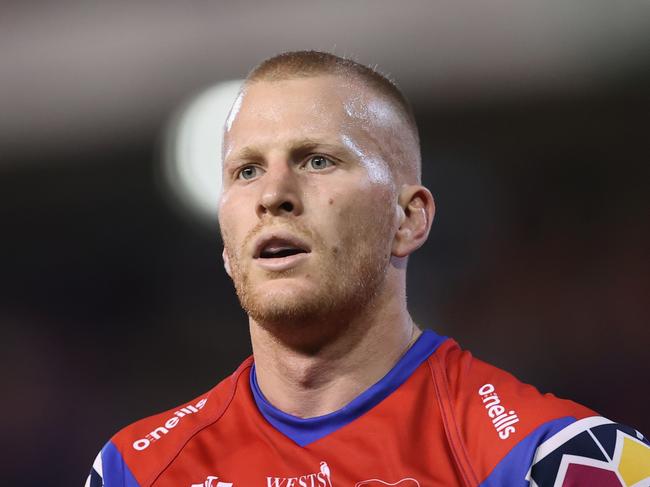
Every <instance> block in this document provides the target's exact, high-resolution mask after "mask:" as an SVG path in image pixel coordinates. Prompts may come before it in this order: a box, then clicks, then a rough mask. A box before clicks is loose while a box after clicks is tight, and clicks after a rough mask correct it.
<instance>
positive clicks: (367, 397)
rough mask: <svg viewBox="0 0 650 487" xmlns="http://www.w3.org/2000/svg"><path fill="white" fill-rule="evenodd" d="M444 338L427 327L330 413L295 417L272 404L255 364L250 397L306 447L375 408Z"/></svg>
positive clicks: (289, 434) (274, 421)
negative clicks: (373, 381)
mask: <svg viewBox="0 0 650 487" xmlns="http://www.w3.org/2000/svg"><path fill="white" fill-rule="evenodd" d="M446 339H447V337H444V336H440V335H437V334H436V333H434V332H433V331H431V330H426V331H424V332H423V333H422V335H421V336H420V337H419V338H418V339H417V341H416V342H415V343H414V344H413V346H412V347H411V348H410V349H409V350H408V351H407V352H406V353H405V354H404V356H403V357H402V358H401V359H400V360H399V361H398V362H397V364H395V366H394V367H393V368H392V369H391V370H390V371H389V372H388V373H387V374H386V375H385V376H384V377H383V378H382V379H381V380H380V381H379V382H377V383H376V384H374V385H373V386H371V387H370V388H369V389H367V390H366V391H364V392H363V393H361V394H360V395H359V396H358V397H357V398H355V399H354V400H353V401H352V402H350V403H349V404H348V405H346V406H344V407H343V408H341V409H339V410H338V411H335V412H333V413H330V414H326V415H324V416H318V417H315V418H308V419H303V418H298V417H296V416H292V415H290V414H287V413H284V412H282V411H280V410H279V409H277V408H275V407H274V406H272V405H271V404H270V403H269V402H268V401H267V400H266V398H265V397H264V395H263V394H262V391H261V390H260V388H259V385H258V384H257V377H256V375H255V365H253V367H252V368H251V374H250V382H251V389H252V391H253V397H254V398H255V402H256V403H257V407H258V408H259V410H260V412H261V413H262V415H263V416H264V417H265V418H266V420H267V421H268V422H269V423H271V425H273V426H274V427H275V428H276V429H277V430H278V431H280V432H281V433H283V434H284V435H285V436H287V437H289V438H290V439H292V440H293V441H294V442H295V443H297V444H298V445H300V446H306V445H308V444H310V443H313V442H314V441H316V440H319V439H321V438H323V437H325V436H327V435H329V434H330V433H333V432H335V431H336V430H338V429H340V428H342V427H343V426H345V425H347V424H349V423H351V422H352V421H354V420H355V419H357V418H358V417H360V416H361V415H362V414H365V413H366V412H368V411H369V410H370V409H372V408H373V407H375V406H376V405H377V404H379V403H380V402H381V401H383V400H384V399H385V398H386V397H388V396H389V395H390V394H391V393H392V392H394V391H395V390H396V389H397V388H398V387H399V386H401V385H402V384H403V383H404V382H406V380H407V379H408V378H409V377H410V376H411V374H413V372H415V369H417V368H418V367H419V366H420V364H421V363H422V362H424V361H425V360H426V359H427V358H428V357H429V356H430V355H431V354H432V353H433V352H435V351H436V349H437V348H438V347H439V346H440V345H441V344H442V343H443V342H444V341H445V340H446Z"/></svg>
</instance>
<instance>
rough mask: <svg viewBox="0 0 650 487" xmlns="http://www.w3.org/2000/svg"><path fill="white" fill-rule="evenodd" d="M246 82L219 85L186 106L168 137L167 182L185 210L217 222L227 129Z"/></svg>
mask: <svg viewBox="0 0 650 487" xmlns="http://www.w3.org/2000/svg"><path fill="white" fill-rule="evenodd" d="M241 84H242V80H232V81H225V82H222V83H219V84H217V85H215V86H213V87H211V88H208V89H206V90H204V91H202V92H201V93H199V94H198V95H196V96H195V97H193V98H192V99H191V100H190V101H189V102H188V103H187V104H185V105H184V106H183V107H182V108H181V109H180V110H179V111H178V112H177V114H176V115H175V116H174V117H173V119H172V121H171V123H170V126H169V129H168V133H167V136H166V141H165V144H166V148H165V155H164V159H163V160H164V166H165V167H164V172H165V179H166V181H167V182H168V184H169V186H170V187H171V188H172V190H173V193H174V195H175V196H176V197H177V201H179V202H180V203H182V204H183V205H184V207H185V209H187V210H190V211H191V212H192V213H194V214H196V215H198V216H199V218H202V219H207V220H209V221H210V222H215V221H216V215H217V207H218V202H219V194H220V192H221V142H222V138H223V127H224V124H225V122H226V117H227V116H228V112H229V111H230V107H231V106H232V104H233V102H234V101H235V98H236V97H237V93H238V92H239V89H240V87H241Z"/></svg>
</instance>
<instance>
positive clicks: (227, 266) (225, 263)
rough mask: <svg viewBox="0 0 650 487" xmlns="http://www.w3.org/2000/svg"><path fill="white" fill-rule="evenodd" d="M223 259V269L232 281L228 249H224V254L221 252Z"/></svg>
mask: <svg viewBox="0 0 650 487" xmlns="http://www.w3.org/2000/svg"><path fill="white" fill-rule="evenodd" d="M221 257H223V268H224V269H226V274H228V275H229V276H230V278H231V279H232V273H231V271H230V260H229V259H228V254H227V253H226V249H223V252H221Z"/></svg>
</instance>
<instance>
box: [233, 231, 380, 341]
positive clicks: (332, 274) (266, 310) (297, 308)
mask: <svg viewBox="0 0 650 487" xmlns="http://www.w3.org/2000/svg"><path fill="white" fill-rule="evenodd" d="M383 223H385V224H384V225H383V226H382V228H381V229H375V231H373V232H369V233H370V234H369V233H368V232H362V231H359V233H358V234H357V235H354V236H352V237H351V238H349V239H348V240H349V241H350V242H353V243H352V245H346V246H345V248H328V247H327V246H326V245H325V244H324V243H323V241H322V240H321V239H319V238H318V236H316V235H314V234H313V233H312V232H306V231H305V230H304V229H298V228H292V230H294V231H296V230H299V231H298V232H297V233H298V234H300V235H305V234H308V235H309V238H310V242H311V243H312V252H313V253H314V254H315V256H317V258H318V262H317V265H316V266H315V267H316V268H315V269H314V268H313V267H312V269H311V271H313V275H314V277H315V278H318V279H319V282H318V285H317V287H316V291H315V292H312V293H309V294H307V293H305V292H295V293H294V292H288V293H283V292H282V290H278V292H270V293H265V292H263V291H261V290H259V289H257V288H256V286H255V285H254V284H253V283H252V282H251V279H250V276H249V273H248V271H247V270H246V269H244V266H243V265H242V263H241V260H240V257H239V253H238V249H236V248H232V246H231V245H229V244H228V240H227V238H225V237H226V236H225V235H224V242H225V248H226V253H227V255H228V258H229V262H230V266H231V273H232V279H233V282H234V285H235V290H236V292H237V296H238V298H239V301H240V304H241V306H242V308H243V309H244V310H245V311H246V313H247V314H248V315H249V316H250V317H251V318H252V319H253V320H254V321H255V322H256V323H257V324H259V325H260V326H262V327H264V328H266V329H267V330H269V331H270V332H272V333H273V334H274V335H276V336H278V338H281V336H279V335H283V336H285V337H286V338H289V339H296V340H299V339H300V337H299V335H319V336H323V335H331V334H333V333H339V332H341V331H343V329H342V328H343V327H345V326H346V324H348V323H350V322H351V321H352V320H353V318H354V317H355V315H358V314H360V313H362V312H363V311H364V310H365V309H366V308H367V307H368V306H369V304H370V303H371V302H372V301H373V299H374V298H375V297H376V296H377V295H378V293H379V292H380V290H381V288H382V286H383V284H384V282H385V279H386V274H387V270H388V265H389V262H390V253H389V252H388V251H387V249H386V241H387V240H386V239H387V234H388V228H387V225H388V222H387V221H384V222H383ZM242 248H246V247H245V246H240V247H239V249H242ZM299 272H301V270H300V269H299V268H297V269H290V270H288V271H284V272H276V273H274V278H278V279H279V278H282V277H290V276H291V275H292V274H295V273H299ZM302 272H304V271H302ZM310 273H311V272H310ZM278 285H280V284H279V283H278Z"/></svg>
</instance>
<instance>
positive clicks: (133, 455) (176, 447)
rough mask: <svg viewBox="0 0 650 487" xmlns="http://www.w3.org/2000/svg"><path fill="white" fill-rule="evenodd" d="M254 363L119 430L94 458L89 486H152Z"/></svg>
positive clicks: (217, 414) (212, 419) (229, 397)
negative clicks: (202, 392) (198, 392)
mask: <svg viewBox="0 0 650 487" xmlns="http://www.w3.org/2000/svg"><path fill="white" fill-rule="evenodd" d="M251 364H252V358H249V359H247V360H246V361H244V362H243V363H242V364H241V365H240V366H239V368H238V369H237V370H236V371H235V372H234V373H233V374H232V375H231V376H229V377H227V378H226V379H224V380H223V381H221V382H220V383H219V384H217V385H216V386H215V387H214V388H213V389H211V390H210V391H208V392H207V393H205V394H202V395H200V396H198V397H196V398H194V399H192V400H191V401H188V402H186V403H184V404H181V405H179V406H177V407H175V408H172V409H169V410H167V411H164V412H162V413H158V414H155V415H153V416H149V417H147V418H144V419H141V420H139V421H136V422H135V423H132V424H130V425H129V426H127V427H125V428H123V429H122V430H120V431H119V432H118V433H117V434H115V435H114V436H113V437H112V438H111V440H110V441H109V442H108V443H106V445H105V446H104V448H102V450H101V452H100V453H99V455H98V456H97V458H96V459H95V462H94V463H93V468H92V470H91V474H90V477H89V479H88V481H87V482H86V485H87V486H89V487H96V486H98V487H100V486H105V487H139V486H145V485H150V484H151V483H152V482H153V481H154V480H155V477H156V476H157V475H158V474H159V473H160V472H161V471H162V470H163V469H164V468H166V467H167V465H168V464H169V463H171V461H172V460H173V459H174V458H175V457H176V455H178V453H179V452H180V451H181V450H182V449H183V447H184V446H185V445H186V444H187V442H188V441H189V440H190V439H191V438H192V437H193V436H194V435H196V434H197V433H198V432H199V431H201V430H202V429H203V428H206V427H208V426H210V425H211V424H214V423H215V422H217V421H219V419H220V418H221V417H222V416H223V414H224V413H225V411H226V410H227V409H228V406H229V405H230V403H231V401H232V399H233V397H234V395H235V392H236V390H237V387H238V383H239V382H240V381H239V379H240V377H241V376H242V375H243V374H244V373H245V372H246V371H248V370H249V369H250V366H251Z"/></svg>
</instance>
